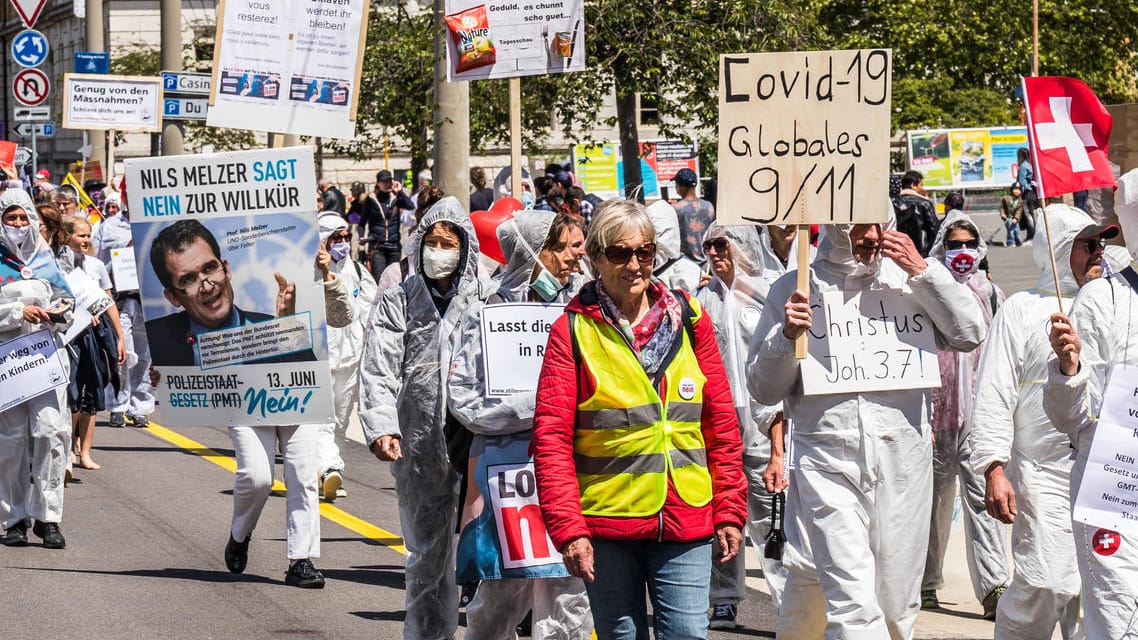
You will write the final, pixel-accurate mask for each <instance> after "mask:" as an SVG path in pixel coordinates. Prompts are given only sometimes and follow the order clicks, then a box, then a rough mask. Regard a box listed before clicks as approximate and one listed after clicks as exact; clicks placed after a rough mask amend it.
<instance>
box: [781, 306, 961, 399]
mask: <svg viewBox="0 0 1138 640" xmlns="http://www.w3.org/2000/svg"><path fill="white" fill-rule="evenodd" d="M810 308H811V309H813V310H814V323H813V326H812V327H811V328H810V331H809V332H808V335H809V355H808V357H807V358H806V359H805V360H803V361H802V367H801V371H802V390H803V392H804V393H805V394H806V395H808V396H813V395H825V394H828V393H864V392H872V391H896V390H898V389H928V388H932V387H937V386H940V368H939V367H938V365H937V356H936V338H935V337H934V335H933V323H932V320H931V319H930V318H929V316H928V314H926V313H925V311H924V310H923V309H921V308H920V307H918V306H917V305H916V304H915V303H914V302H913V300H912V298H911V296H907V295H902V294H901V293H900V292H898V291H895V290H892V289H885V290H872V291H861V292H858V293H854V294H852V295H851V294H847V293H844V292H841V291H834V292H829V293H824V294H821V295H820V296H818V295H815V296H813V297H812V301H811V304H810Z"/></svg>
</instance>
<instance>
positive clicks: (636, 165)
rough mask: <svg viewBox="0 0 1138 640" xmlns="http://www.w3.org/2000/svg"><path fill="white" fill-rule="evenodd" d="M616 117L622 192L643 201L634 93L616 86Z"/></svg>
mask: <svg viewBox="0 0 1138 640" xmlns="http://www.w3.org/2000/svg"><path fill="white" fill-rule="evenodd" d="M616 118H617V121H618V122H619V123H620V159H621V161H622V162H623V163H624V171H623V172H622V173H623V174H624V194H625V197H626V198H629V197H631V196H632V195H635V196H636V200H637V202H640V203H642V204H643V202H644V189H643V187H644V178H643V176H642V175H641V174H640V132H639V131H638V130H637V128H636V93H634V92H629V93H623V94H622V93H621V90H620V88H619V87H618V88H617V96H616Z"/></svg>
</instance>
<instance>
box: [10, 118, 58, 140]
mask: <svg viewBox="0 0 1138 640" xmlns="http://www.w3.org/2000/svg"><path fill="white" fill-rule="evenodd" d="M12 130H13V131H15V132H16V135H18V136H20V137H21V138H30V137H32V131H35V133H36V136H37V137H41V138H50V137H52V136H54V135H55V125H54V124H52V123H50V122H43V123H40V124H32V123H31V122H21V123H20V124H18V125H16V126H14V127H12Z"/></svg>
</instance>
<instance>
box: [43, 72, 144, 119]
mask: <svg viewBox="0 0 1138 640" xmlns="http://www.w3.org/2000/svg"><path fill="white" fill-rule="evenodd" d="M63 128H64V129H116V130H118V131H161V130H162V79H161V78H158V77H154V78H148V77H144V76H105V75H88V74H80V73H67V74H64V76H63Z"/></svg>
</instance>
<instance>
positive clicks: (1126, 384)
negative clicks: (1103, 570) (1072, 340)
mask: <svg viewBox="0 0 1138 640" xmlns="http://www.w3.org/2000/svg"><path fill="white" fill-rule="evenodd" d="M1094 435H1095V437H1094V440H1093V441H1092V442H1091V450H1090V453H1089V454H1088V455H1087V467H1086V469H1085V470H1084V471H1083V480H1082V482H1081V483H1080V484H1079V494H1078V496H1077V497H1076V499H1075V505H1074V509H1073V510H1072V512H1071V515H1072V517H1073V518H1074V519H1075V520H1077V521H1079V522H1083V523H1085V524H1089V525H1092V526H1095V527H1104V528H1107V529H1111V530H1113V531H1117V532H1121V533H1124V534H1127V535H1130V536H1135V535H1138V367H1135V366H1131V365H1125V364H1119V365H1115V366H1114V367H1113V368H1112V369H1111V371H1110V381H1109V382H1108V383H1107V385H1106V391H1105V393H1104V394H1103V399H1102V410H1101V411H1100V412H1099V419H1098V425H1097V426H1096V427H1095V434H1094Z"/></svg>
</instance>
